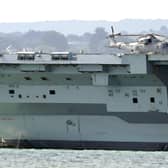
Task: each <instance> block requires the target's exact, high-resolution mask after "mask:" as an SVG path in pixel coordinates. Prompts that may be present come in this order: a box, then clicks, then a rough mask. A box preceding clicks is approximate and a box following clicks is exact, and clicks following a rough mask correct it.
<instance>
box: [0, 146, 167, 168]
mask: <svg viewBox="0 0 168 168" xmlns="http://www.w3.org/2000/svg"><path fill="white" fill-rule="evenodd" d="M143 167H145V168H147V167H148V168H168V152H142V151H137V152H135V151H110V150H106V151H105V150H44V149H43V150H36V149H0V168H143Z"/></svg>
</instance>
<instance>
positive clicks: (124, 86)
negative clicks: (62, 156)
mask: <svg viewBox="0 0 168 168" xmlns="http://www.w3.org/2000/svg"><path fill="white" fill-rule="evenodd" d="M167 71H168V55H148V54H123V55H112V54H74V53H70V52H52V53H44V52H18V53H15V54H1V56H0V137H1V140H2V144H5V146H13V147H18V146H19V147H37V148H43V147H45V148H50V147H51V148H107V149H144V150H167V145H168V100H167V85H168V77H167Z"/></svg>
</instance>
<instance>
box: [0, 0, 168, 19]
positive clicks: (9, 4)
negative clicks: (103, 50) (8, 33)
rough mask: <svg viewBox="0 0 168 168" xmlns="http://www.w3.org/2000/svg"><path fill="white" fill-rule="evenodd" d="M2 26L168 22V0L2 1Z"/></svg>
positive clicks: (0, 0)
mask: <svg viewBox="0 0 168 168" xmlns="http://www.w3.org/2000/svg"><path fill="white" fill-rule="evenodd" d="M0 4H1V8H0V22H36V21H56V20H108V21H119V20H122V19H168V14H167V11H168V0H0Z"/></svg>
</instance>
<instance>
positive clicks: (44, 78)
mask: <svg viewBox="0 0 168 168" xmlns="http://www.w3.org/2000/svg"><path fill="white" fill-rule="evenodd" d="M40 79H41V80H44V81H46V80H48V79H47V78H46V77H41V78H40Z"/></svg>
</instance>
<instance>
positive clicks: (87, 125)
mask: <svg viewBox="0 0 168 168" xmlns="http://www.w3.org/2000/svg"><path fill="white" fill-rule="evenodd" d="M0 107H3V108H1V111H2V110H3V111H4V112H5V113H3V112H1V115H0V120H1V122H0V128H1V131H0V133H1V135H4V137H5V141H6V142H5V143H6V144H7V146H9V147H14V148H18V147H19V148H21V147H24V148H25V147H27V148H73V149H116V150H118V149H122V150H167V149H168V148H167V147H168V142H167V139H168V133H167V129H168V114H165V113H158V112H148V113H145V112H135V113H134V112H131V113H130V112H127V113H126V112H111V113H107V112H106V106H105V105H103V104H41V103H37V104H36V103H34V104H33V103H31V104H27V103H22V104H1V106H0ZM68 109H69V110H68ZM11 114H12V115H11ZM23 114H24V115H23Z"/></svg>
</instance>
